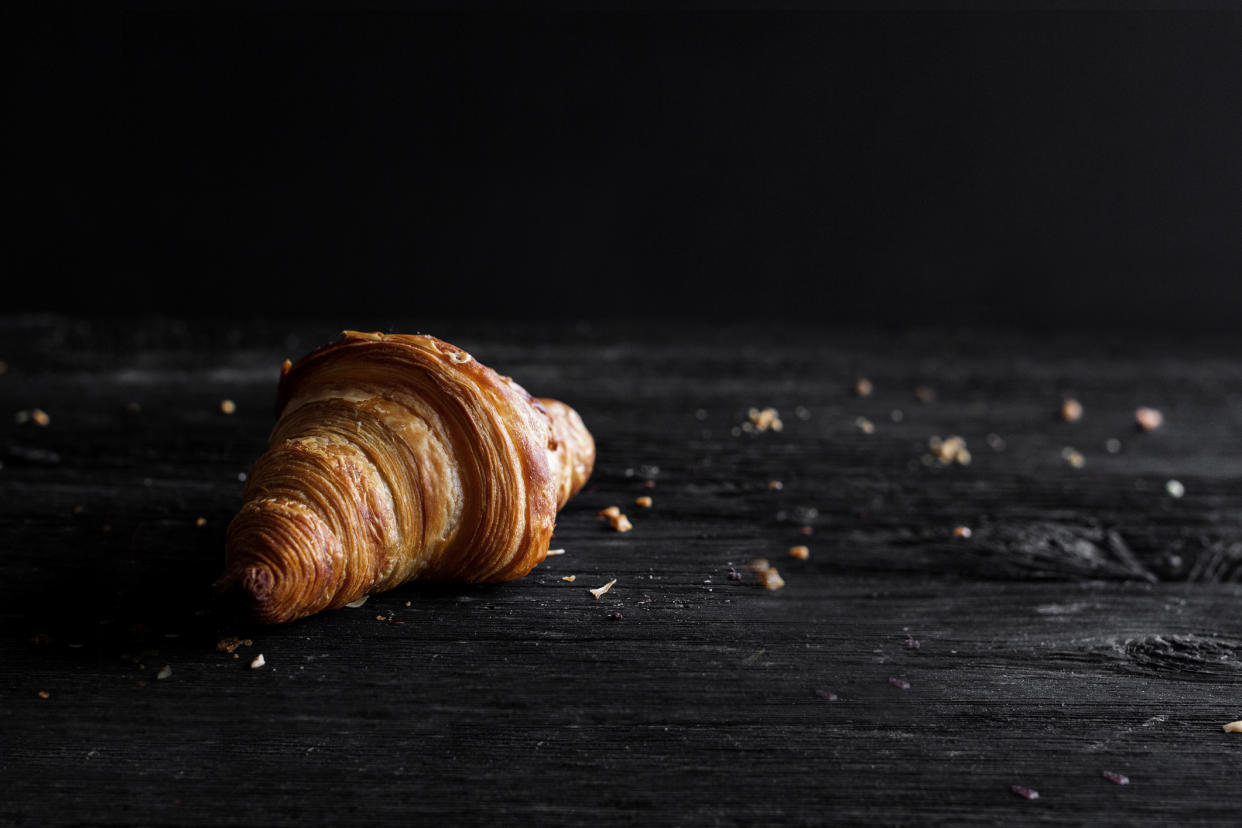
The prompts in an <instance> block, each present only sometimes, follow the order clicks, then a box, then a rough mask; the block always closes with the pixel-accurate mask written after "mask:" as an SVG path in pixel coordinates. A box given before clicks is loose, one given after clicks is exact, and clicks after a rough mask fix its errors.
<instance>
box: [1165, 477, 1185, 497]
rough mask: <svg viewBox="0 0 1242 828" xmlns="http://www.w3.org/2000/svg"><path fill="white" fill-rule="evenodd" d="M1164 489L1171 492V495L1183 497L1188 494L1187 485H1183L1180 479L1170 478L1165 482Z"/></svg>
mask: <svg viewBox="0 0 1242 828" xmlns="http://www.w3.org/2000/svg"><path fill="white" fill-rule="evenodd" d="M1164 490H1165V491H1166V492H1168V493H1169V497H1181V496H1182V495H1184V494H1186V487H1185V486H1183V485H1182V483H1181V481H1180V480H1170V481H1169V482H1167V483H1165V484H1164Z"/></svg>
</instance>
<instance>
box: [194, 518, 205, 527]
mask: <svg viewBox="0 0 1242 828" xmlns="http://www.w3.org/2000/svg"><path fill="white" fill-rule="evenodd" d="M194 525H195V526H206V525H207V518H205V517H201V518H198V519H197V520H195V521H194Z"/></svg>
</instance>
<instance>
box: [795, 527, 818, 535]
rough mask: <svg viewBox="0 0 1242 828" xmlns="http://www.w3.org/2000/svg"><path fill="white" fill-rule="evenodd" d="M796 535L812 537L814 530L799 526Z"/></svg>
mask: <svg viewBox="0 0 1242 828" xmlns="http://www.w3.org/2000/svg"><path fill="white" fill-rule="evenodd" d="M798 534H799V535H813V534H815V530H814V529H812V528H811V527H810V526H799V527H798Z"/></svg>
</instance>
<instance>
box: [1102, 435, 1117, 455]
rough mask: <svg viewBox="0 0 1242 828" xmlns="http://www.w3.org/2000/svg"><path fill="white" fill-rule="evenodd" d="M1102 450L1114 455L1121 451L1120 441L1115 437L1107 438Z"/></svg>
mask: <svg viewBox="0 0 1242 828" xmlns="http://www.w3.org/2000/svg"><path fill="white" fill-rule="evenodd" d="M1104 450H1105V451H1107V452H1108V453H1109V454H1116V453H1117V452H1119V451H1121V441H1120V440H1118V439H1117V438H1116V437H1109V438H1108V439H1107V440H1105V441H1104Z"/></svg>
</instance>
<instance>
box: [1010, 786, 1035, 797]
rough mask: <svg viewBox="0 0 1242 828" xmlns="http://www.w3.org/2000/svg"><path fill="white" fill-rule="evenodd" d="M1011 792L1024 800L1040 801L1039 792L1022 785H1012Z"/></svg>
mask: <svg viewBox="0 0 1242 828" xmlns="http://www.w3.org/2000/svg"><path fill="white" fill-rule="evenodd" d="M1009 790H1011V791H1013V792H1014V793H1016V794H1017V795H1018V796H1020V797H1022V798H1023V799H1039V791H1037V790H1035V789H1034V788H1027V787H1024V786H1022V785H1010V786H1009Z"/></svg>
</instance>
